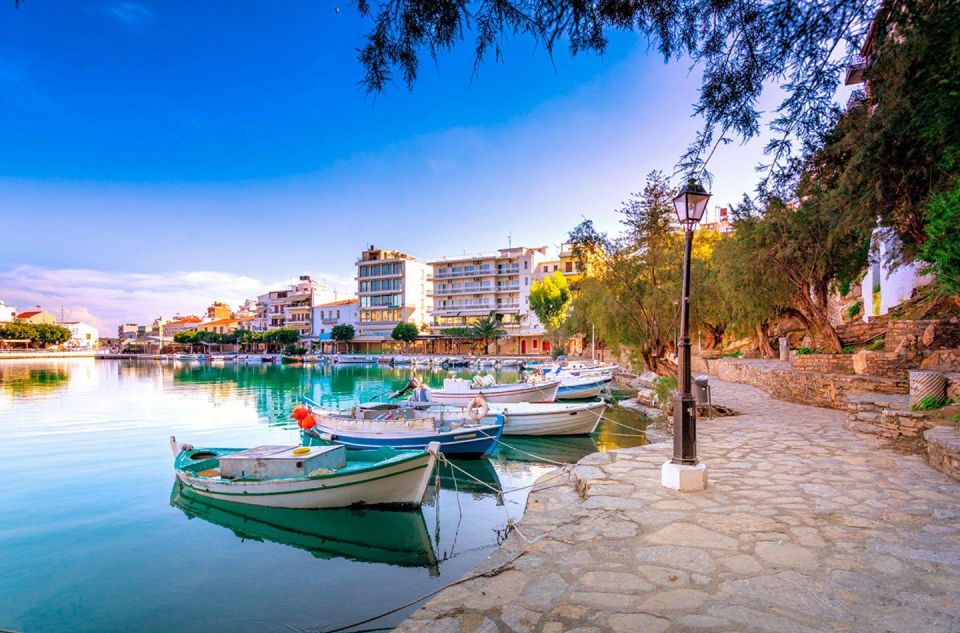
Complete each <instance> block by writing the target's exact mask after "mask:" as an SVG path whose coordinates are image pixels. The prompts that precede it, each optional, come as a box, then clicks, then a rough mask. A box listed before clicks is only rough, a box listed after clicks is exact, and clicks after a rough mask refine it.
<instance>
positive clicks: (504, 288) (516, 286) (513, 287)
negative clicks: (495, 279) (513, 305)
mask: <svg viewBox="0 0 960 633" xmlns="http://www.w3.org/2000/svg"><path fill="white" fill-rule="evenodd" d="M519 290H520V282H519V281H517V282H515V283H508V284H497V292H518V291H519Z"/></svg>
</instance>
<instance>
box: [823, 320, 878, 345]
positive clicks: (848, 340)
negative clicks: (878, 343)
mask: <svg viewBox="0 0 960 633" xmlns="http://www.w3.org/2000/svg"><path fill="white" fill-rule="evenodd" d="M889 327H890V319H889V317H887V315H882V316H879V317H873V318H871V319H870V320H869V321H861V320H859V319H858V320H856V321H850V322H849V323H844V324H843V325H840V326H838V327H837V328H836V329H837V336H839V337H840V340H841V341H843V344H844V345H863V344H864V343H867V342H868V341H873V340H875V339H878V338H880V337H881V336H883V335H884V334H886V333H887V328H889Z"/></svg>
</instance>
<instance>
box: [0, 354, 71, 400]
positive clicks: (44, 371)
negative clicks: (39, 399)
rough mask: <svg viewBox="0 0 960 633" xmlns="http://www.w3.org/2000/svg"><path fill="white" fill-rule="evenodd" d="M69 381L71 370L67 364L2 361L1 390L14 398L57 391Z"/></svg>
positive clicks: (0, 369)
mask: <svg viewBox="0 0 960 633" xmlns="http://www.w3.org/2000/svg"><path fill="white" fill-rule="evenodd" d="M69 382H70V371H69V370H68V368H67V365H65V364H60V363H49V364H48V363H40V364H38V363H30V364H23V363H7V362H0V392H3V393H5V394H6V395H8V396H10V397H12V398H18V397H26V396H29V395H31V394H34V393H37V392H50V391H56V390H58V389H63V388H64V387H66V386H67V384H69Z"/></svg>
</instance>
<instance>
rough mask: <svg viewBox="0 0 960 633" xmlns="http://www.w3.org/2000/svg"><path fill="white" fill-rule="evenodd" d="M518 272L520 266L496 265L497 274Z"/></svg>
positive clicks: (515, 273) (514, 273)
mask: <svg viewBox="0 0 960 633" xmlns="http://www.w3.org/2000/svg"><path fill="white" fill-rule="evenodd" d="M519 273H520V266H509V267H507V266H504V267H500V266H497V274H498V275H517V274H519Z"/></svg>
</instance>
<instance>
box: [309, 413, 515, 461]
mask: <svg viewBox="0 0 960 633" xmlns="http://www.w3.org/2000/svg"><path fill="white" fill-rule="evenodd" d="M498 417H499V421H498V423H497V424H485V425H479V426H475V427H466V428H460V429H455V430H452V431H441V432H437V431H432V432H416V431H414V432H407V433H404V432H399V433H389V432H385V433H362V434H361V433H351V432H350V431H348V430H343V429H339V428H337V427H335V426H327V425H325V424H321V423H318V424H317V426H316V427H314V430H316V431H318V432H319V433H320V434H322V435H318V434H316V433H312V432H301V436H302V440H303V445H304V446H320V445H323V444H326V443H328V442H333V443H335V444H342V445H343V446H346V447H347V448H351V449H374V448H381V447H384V446H389V447H390V448H395V449H398V450H425V449H426V447H427V445H428V444H430V443H431V442H437V443H439V444H440V452H441V453H443V454H444V455H446V456H447V457H457V458H461V459H482V458H484V457H489V456H490V454H491V453H493V451H494V450H495V449H496V448H497V443H498V441H499V440H500V434H501V433H502V432H503V417H502V416H498Z"/></svg>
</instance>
